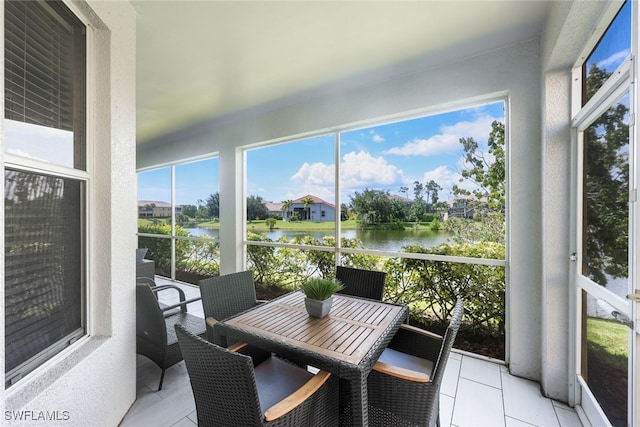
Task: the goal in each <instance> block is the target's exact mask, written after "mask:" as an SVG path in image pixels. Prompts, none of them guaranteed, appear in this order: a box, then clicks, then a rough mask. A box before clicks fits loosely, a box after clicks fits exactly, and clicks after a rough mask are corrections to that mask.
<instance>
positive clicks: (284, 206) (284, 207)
mask: <svg viewBox="0 0 640 427" xmlns="http://www.w3.org/2000/svg"><path fill="white" fill-rule="evenodd" d="M292 204H293V202H292V201H291V200H285V201H284V202H282V208H281V209H282V219H288V218H290V217H291V215H288V214H289V213H290V212H289V209H291V205H292ZM285 212H286V213H287V215H285V214H284V213H285Z"/></svg>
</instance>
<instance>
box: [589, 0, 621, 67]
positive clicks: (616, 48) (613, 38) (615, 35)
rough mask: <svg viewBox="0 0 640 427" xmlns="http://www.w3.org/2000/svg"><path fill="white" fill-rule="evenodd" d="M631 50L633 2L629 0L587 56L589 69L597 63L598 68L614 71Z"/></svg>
mask: <svg viewBox="0 0 640 427" xmlns="http://www.w3.org/2000/svg"><path fill="white" fill-rule="evenodd" d="M629 52H631V2H630V1H627V2H626V3H625V5H624V7H623V8H622V9H621V10H620V12H618V15H617V16H616V18H615V20H614V21H613V22H612V23H611V26H610V28H609V29H608V30H607V32H606V33H605V35H604V37H603V38H602V39H601V40H600V42H599V43H598V45H597V46H596V48H595V50H594V51H593V52H592V53H591V55H590V56H589V58H587V70H588V69H589V67H590V66H591V64H593V63H595V64H596V65H597V66H598V68H600V69H604V70H607V71H609V72H613V71H615V69H616V68H618V66H619V65H620V64H621V63H622V61H623V60H624V59H625V58H626V57H627V56H628V55H629Z"/></svg>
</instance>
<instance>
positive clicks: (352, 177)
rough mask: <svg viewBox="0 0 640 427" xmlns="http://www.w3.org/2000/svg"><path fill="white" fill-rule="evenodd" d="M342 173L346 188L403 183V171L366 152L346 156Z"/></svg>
mask: <svg viewBox="0 0 640 427" xmlns="http://www.w3.org/2000/svg"><path fill="white" fill-rule="evenodd" d="M340 171H341V180H342V187H344V188H362V187H367V186H369V187H374V186H376V185H381V186H387V185H392V184H396V183H401V182H402V181H403V174H402V169H399V168H398V167H397V166H395V165H392V164H389V163H388V162H387V160H386V159H385V158H384V157H373V156H372V155H371V154H370V153H367V152H365V151H359V152H355V151H353V152H351V153H347V154H345V155H344V156H343V158H342V164H341V166H340Z"/></svg>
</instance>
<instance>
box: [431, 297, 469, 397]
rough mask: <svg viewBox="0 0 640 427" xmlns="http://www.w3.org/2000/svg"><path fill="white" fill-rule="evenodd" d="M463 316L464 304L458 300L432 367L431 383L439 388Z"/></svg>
mask: <svg viewBox="0 0 640 427" xmlns="http://www.w3.org/2000/svg"><path fill="white" fill-rule="evenodd" d="M463 315H464V304H463V301H462V299H458V301H457V302H456V305H455V307H454V308H453V314H452V315H451V320H450V321H449V326H447V330H446V331H445V333H444V337H443V339H442V345H441V346H440V354H439V355H438V359H437V360H436V363H435V364H434V366H433V372H432V380H431V381H432V382H433V383H434V384H437V386H438V387H439V386H440V383H441V382H442V376H443V375H444V370H445V367H446V365H447V361H448V360H449V354H450V353H451V348H452V347H453V342H454V341H455V339H456V335H457V334H458V329H460V324H461V323H462V316H463Z"/></svg>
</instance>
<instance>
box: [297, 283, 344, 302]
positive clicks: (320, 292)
mask: <svg viewBox="0 0 640 427" xmlns="http://www.w3.org/2000/svg"><path fill="white" fill-rule="evenodd" d="M342 288H344V286H343V285H342V283H341V282H340V281H339V280H336V279H310V280H307V281H306V282H304V283H303V284H302V285H301V286H300V290H301V291H302V292H304V294H305V295H306V296H307V298H310V299H316V300H319V301H324V300H326V299H327V298H329V297H330V296H331V295H333V294H334V293H336V292H338V291H339V290H340V289H342Z"/></svg>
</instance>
